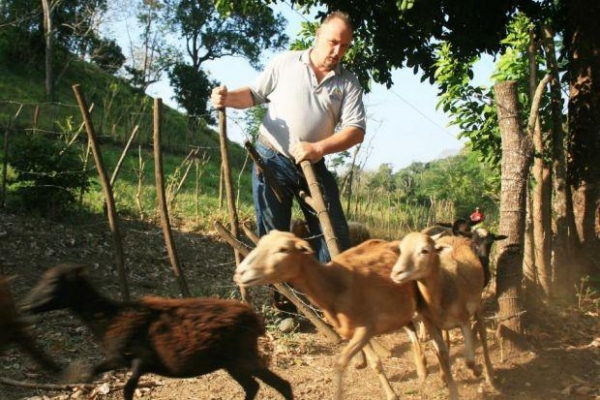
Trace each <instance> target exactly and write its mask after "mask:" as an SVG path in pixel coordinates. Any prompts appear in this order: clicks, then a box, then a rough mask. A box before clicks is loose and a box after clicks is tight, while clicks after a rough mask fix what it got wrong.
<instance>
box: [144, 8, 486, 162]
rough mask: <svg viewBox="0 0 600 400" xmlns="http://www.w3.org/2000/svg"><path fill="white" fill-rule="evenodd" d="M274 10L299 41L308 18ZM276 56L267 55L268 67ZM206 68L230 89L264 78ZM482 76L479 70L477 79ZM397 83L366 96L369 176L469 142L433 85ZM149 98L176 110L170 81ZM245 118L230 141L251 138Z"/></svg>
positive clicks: (405, 78) (241, 69) (239, 65)
mask: <svg viewBox="0 0 600 400" xmlns="http://www.w3.org/2000/svg"><path fill="white" fill-rule="evenodd" d="M274 8H275V10H276V11H278V12H281V13H282V14H283V15H284V17H285V18H286V19H287V20H288V27H287V29H286V33H287V34H288V36H289V37H290V38H291V39H292V40H293V38H294V36H296V35H297V33H298V32H299V31H300V23H301V21H302V20H303V17H302V16H301V15H300V14H298V13H297V12H295V11H294V10H293V9H292V8H291V6H289V5H287V4H285V3H278V4H277V5H275V6H274ZM274 55H275V53H266V54H265V55H264V61H263V64H266V63H267V62H268V61H269V60H270V59H271V58H272V57H273V56H274ZM490 65H491V64H490ZM490 65H487V64H485V63H484V64H483V65H480V66H478V67H477V68H479V69H480V70H483V74H484V75H485V74H486V71H487V70H491V66H490ZM206 67H207V70H209V71H210V74H211V77H212V78H213V79H216V80H218V81H220V82H222V84H224V85H226V86H227V87H228V88H229V89H236V88H238V87H240V86H245V85H247V84H249V83H250V82H252V80H253V79H254V78H255V77H256V76H257V75H258V74H259V71H256V70H254V69H253V68H252V67H250V66H249V64H248V63H247V62H246V61H245V60H244V59H242V58H239V57H227V58H224V59H220V60H216V61H211V62H210V63H206ZM481 74H482V73H481V72H478V71H477V70H476V76H477V75H481ZM487 76H489V73H487ZM392 77H393V81H394V85H393V86H392V87H391V88H390V89H389V90H388V89H387V88H386V87H385V86H383V85H377V84H374V85H373V86H372V90H371V92H369V93H368V94H365V96H364V102H365V106H366V110H367V115H368V120H367V132H366V137H365V143H364V144H363V150H362V151H361V153H360V156H359V159H360V161H361V162H364V165H365V168H366V169H367V170H377V168H378V167H379V166H380V165H381V164H383V163H389V164H391V165H392V167H393V169H394V171H397V170H398V169H401V168H404V167H406V166H408V165H410V164H411V163H413V162H415V161H418V162H429V161H432V160H434V159H437V158H440V157H447V156H449V155H452V154H456V153H457V152H458V151H459V150H460V149H461V148H462V147H464V144H465V142H464V140H463V141H461V140H459V139H458V138H457V135H458V133H459V131H458V129H457V128H456V127H450V126H449V118H448V116H447V115H445V114H444V113H443V112H442V111H441V110H440V111H438V110H436V108H435V106H436V103H437V97H436V92H437V89H436V87H435V86H433V85H430V84H429V83H428V82H423V83H421V82H420V77H419V76H418V75H414V74H413V73H412V69H402V70H396V71H394V72H393V73H392ZM147 93H148V94H149V95H151V96H153V97H160V98H162V100H163V102H164V103H165V104H167V105H169V106H172V107H176V104H175V103H174V102H173V100H172V96H173V91H172V90H171V89H170V88H169V85H168V82H166V81H163V82H160V83H157V84H154V85H152V86H150V87H149V88H148V90H147ZM243 115H244V112H243V111H238V110H234V109H228V110H227V118H228V123H227V135H228V137H229V139H230V140H233V141H236V142H239V143H241V142H243V140H244V139H246V138H247V135H246V133H245V132H244V131H243V129H242V127H243V123H241V120H242V118H243Z"/></svg>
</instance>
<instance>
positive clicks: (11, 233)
mask: <svg viewBox="0 0 600 400" xmlns="http://www.w3.org/2000/svg"><path fill="white" fill-rule="evenodd" d="M123 231H124V232H125V235H124V236H125V245H124V248H125V253H126V256H127V261H126V263H127V266H128V268H129V270H130V287H131V290H132V297H133V298H136V297H139V296H142V295H146V294H157V295H163V296H177V295H178V288H177V285H176V283H175V282H174V280H173V278H172V273H171V269H170V266H169V263H168V257H167V254H166V250H165V249H164V242H163V241H162V235H161V233H160V229H159V228H158V227H157V226H153V225H146V224H142V223H139V222H126V221H124V223H123ZM175 240H176V243H177V246H178V250H179V251H180V253H181V254H180V259H181V261H182V263H183V265H184V266H185V273H186V278H187V280H188V284H189V287H190V289H191V291H192V292H193V293H194V294H195V295H198V296H219V297H232V296H234V295H235V293H236V289H235V287H234V285H233V283H232V281H231V274H232V272H233V267H234V264H233V263H234V262H233V255H232V252H231V250H230V248H229V247H228V246H227V245H225V244H223V243H221V242H219V241H218V240H217V239H216V238H215V237H214V236H211V235H202V234H194V233H189V232H178V233H177V234H176V235H175ZM112 254H113V252H112V239H111V237H110V236H109V235H108V229H107V227H106V224H105V223H104V222H102V221H100V222H94V223H92V222H90V223H89V224H86V225H66V224H57V223H51V222H49V221H43V220H34V219H28V218H23V217H18V216H15V215H11V214H1V213H0V273H2V274H6V275H13V276H15V279H14V280H13V281H12V284H11V286H12V288H13V291H14V292H15V297H17V299H19V298H21V297H22V296H23V295H24V294H25V293H26V292H27V290H29V289H30V288H31V287H32V286H33V284H34V283H35V281H36V280H37V278H38V277H39V275H40V274H41V273H42V272H43V271H44V270H45V269H46V268H48V267H50V266H52V265H55V264H57V263H59V262H64V261H77V262H84V263H86V264H88V265H89V266H90V268H89V274H90V277H91V279H93V280H94V281H95V282H97V283H98V286H99V287H101V288H102V290H103V291H104V292H105V293H106V294H108V295H110V296H111V297H114V298H119V293H118V287H119V286H118V282H117V280H116V276H117V274H116V271H115V270H114V268H113V267H112V265H113V264H114V261H113V255H112ZM263 294H264V292H258V294H257V296H256V297H257V298H258V299H260V298H261V295H263ZM528 311H529V312H528V319H527V346H528V347H527V349H525V350H523V351H522V352H521V353H520V354H519V355H518V356H513V357H511V358H505V359H503V358H502V352H501V349H500V343H499V342H498V341H497V340H496V338H495V335H494V332H493V330H492V327H491V326H490V327H489V328H490V329H489V330H488V337H489V341H490V350H491V355H492V361H493V363H494V366H495V369H496V379H497V388H496V389H493V388H490V387H488V386H486V385H485V382H484V379H483V378H481V377H473V376H472V375H471V372H470V371H469V370H468V369H466V367H465V365H464V360H463V357H462V337H461V336H460V334H459V332H458V331H456V332H453V335H452V347H451V351H452V354H453V358H454V364H453V373H454V376H455V379H456V381H457V382H458V385H459V391H460V394H461V398H464V399H517V400H521V399H522V400H526V399H527V400H529V399H557V400H558V399H595V400H599V399H600V322H599V318H598V314H597V310H596V311H587V312H586V311H585V310H581V309H576V308H559V307H552V308H547V309H544V310H543V311H536V312H533V311H532V310H528ZM268 321H269V320H268ZM32 332H33V333H34V334H35V335H36V337H37V338H38V340H39V342H40V344H41V346H43V347H44V349H46V351H48V352H49V353H51V354H53V355H55V357H56V359H57V360H58V361H59V362H60V363H61V364H62V365H65V366H66V365H68V364H70V363H71V362H74V361H77V360H83V362H84V363H91V362H93V361H94V360H98V359H100V357H101V350H100V349H99V348H98V346H97V345H96V342H95V340H94V339H93V337H92V336H91V335H90V333H89V331H88V330H87V329H86V328H84V327H82V326H81V324H80V323H79V321H78V320H76V319H75V318H73V317H71V316H70V315H69V314H68V313H66V312H54V313H50V314H47V315H44V316H43V317H42V318H41V319H39V320H38V321H37V323H36V324H35V326H34V327H33V328H32ZM380 340H381V342H382V343H383V344H384V345H385V346H386V347H387V348H389V349H390V350H392V354H393V355H392V357H391V358H389V359H386V360H384V369H385V371H386V373H387V375H388V377H389V379H390V381H391V383H392V386H393V387H394V389H395V390H396V392H397V393H398V395H399V396H400V398H402V399H443V398H447V395H448V391H447V390H446V388H445V387H444V385H443V384H442V382H441V380H440V376H439V369H438V366H437V361H436V358H435V356H434V353H433V349H432V347H431V346H430V345H427V346H426V356H427V361H428V371H429V376H428V377H427V379H426V381H425V382H424V384H420V383H419V381H418V379H417V377H416V373H415V368H414V363H413V361H412V355H411V354H410V350H409V344H408V338H407V336H406V335H405V334H404V333H403V332H400V333H396V334H390V335H385V336H383V337H381V338H380ZM261 348H262V349H263V351H264V353H265V355H266V356H267V357H268V359H269V365H270V366H271V368H272V369H273V371H275V372H277V373H278V374H280V375H281V376H282V377H284V378H285V379H288V380H289V381H290V382H291V383H292V385H293V387H294V392H295V395H296V398H297V399H303V400H322V399H330V398H332V397H333V391H334V386H335V385H334V379H333V369H332V366H333V361H334V359H335V355H336V354H337V353H338V352H339V351H340V349H341V348H342V347H341V345H331V344H329V343H327V342H326V341H325V340H324V339H323V338H322V337H321V336H320V335H318V334H317V333H314V332H311V329H310V327H308V328H307V329H305V331H303V332H296V333H291V334H283V333H281V332H279V331H278V330H277V329H275V328H270V329H269V334H268V336H267V337H265V338H264V339H263V340H262V341H261ZM477 354H478V360H479V361H481V352H480V351H478V353H477ZM126 376H127V375H126V372H124V371H119V372H112V373H109V374H105V375H104V376H103V377H98V380H96V381H95V382H94V384H93V385H91V386H90V387H89V388H87V389H85V390H80V389H77V390H61V391H51V390H40V389H35V388H23V387H18V386H12V385H6V384H1V383H0V400H17V399H28V400H33V399H35V400H42V399H71V398H73V399H75V398H78V399H121V398H122V392H121V391H120V390H119V389H118V387H119V384H122V383H123V382H124V380H125V379H126ZM0 379H12V380H16V381H27V382H31V383H44V384H58V383H60V382H59V381H58V380H57V379H56V378H54V377H52V376H50V375H48V374H47V373H45V372H44V371H41V370H40V369H39V368H38V367H37V366H35V365H33V364H32V363H31V361H30V360H29V359H28V358H27V357H25V356H23V355H22V354H21V353H20V352H19V351H17V350H16V349H9V350H7V351H5V352H4V353H3V354H1V355H0ZM141 382H142V386H147V387H142V388H139V389H138V391H137V394H136V398H146V399H181V400H183V399H199V400H204V399H206V400H225V399H242V398H243V392H242V390H241V388H240V387H239V386H237V384H236V383H235V382H234V381H233V380H232V379H231V378H229V376H228V375H227V374H226V373H223V372H217V373H214V374H211V375H208V376H203V377H199V378H193V379H185V380H181V379H166V378H162V377H159V376H154V375H147V376H144V377H143V378H142V381H141ZM344 382H345V398H346V399H351V400H355V399H357V400H362V399H365V400H369V399H382V398H384V396H383V394H382V391H381V389H380V386H379V382H378V380H377V378H376V377H375V375H374V373H373V371H371V370H370V369H368V368H367V369H361V370H357V369H355V368H354V367H350V368H349V369H348V371H347V372H346V374H345V378H344ZM279 398H280V397H278V396H277V394H276V393H275V392H274V391H273V390H272V389H270V388H268V387H266V386H264V385H261V390H260V392H259V394H258V396H257V399H279Z"/></svg>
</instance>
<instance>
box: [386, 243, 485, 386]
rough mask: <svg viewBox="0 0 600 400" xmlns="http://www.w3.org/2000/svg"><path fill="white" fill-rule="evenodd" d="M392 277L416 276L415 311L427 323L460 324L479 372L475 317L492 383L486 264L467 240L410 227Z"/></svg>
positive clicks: (472, 363)
mask: <svg viewBox="0 0 600 400" xmlns="http://www.w3.org/2000/svg"><path fill="white" fill-rule="evenodd" d="M391 278H392V280H393V281H394V282H397V283H399V284H406V283H408V282H411V281H417V285H418V288H419V292H420V294H421V296H422V298H423V302H422V303H420V307H419V312H420V314H421V316H422V317H423V320H424V322H425V323H426V325H427V328H428V329H429V328H430V326H431V325H433V326H435V327H437V328H438V329H443V330H449V329H452V328H455V327H460V328H461V330H462V333H463V336H464V338H465V358H466V362H467V366H468V367H469V368H471V369H472V370H473V372H474V373H475V374H476V375H479V374H480V373H481V371H480V370H479V369H477V368H475V351H474V343H473V332H472V330H471V319H472V318H473V317H474V318H475V320H476V322H477V324H476V325H477V327H478V331H479V335H480V337H481V343H482V347H483V356H484V359H485V369H486V379H487V382H488V383H489V384H491V385H493V375H494V371H493V367H492V363H491V360H490V357H489V352H488V347H487V339H486V331H485V325H484V323H483V318H482V316H481V312H480V311H481V305H482V302H481V294H482V291H483V287H484V269H483V266H482V265H481V262H480V260H479V258H478V256H477V254H475V252H474V251H473V250H472V249H471V241H470V240H469V239H466V238H462V237H456V236H444V237H441V238H439V239H438V240H437V241H434V240H433V239H432V238H431V237H430V236H429V235H426V234H424V233H420V232H412V233H409V234H408V235H406V236H405V237H404V238H403V239H402V241H401V242H400V257H399V258H398V261H397V262H396V264H395V265H394V267H393V269H392V273H391ZM430 333H431V332H430ZM436 333H437V332H436ZM436 340H437V339H436Z"/></svg>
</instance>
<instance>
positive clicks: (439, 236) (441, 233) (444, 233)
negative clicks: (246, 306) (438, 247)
mask: <svg viewBox="0 0 600 400" xmlns="http://www.w3.org/2000/svg"><path fill="white" fill-rule="evenodd" d="M446 235H447V233H446V232H440V233H437V234H435V235H432V236H431V238H432V239H433V241H434V242H435V241H437V240H438V239H439V238H441V237H443V236H446Z"/></svg>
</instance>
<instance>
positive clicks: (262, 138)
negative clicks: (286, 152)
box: [258, 135, 279, 153]
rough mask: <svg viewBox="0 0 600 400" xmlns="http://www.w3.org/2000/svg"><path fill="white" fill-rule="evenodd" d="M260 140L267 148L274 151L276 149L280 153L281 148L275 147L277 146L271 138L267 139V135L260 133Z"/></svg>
mask: <svg viewBox="0 0 600 400" xmlns="http://www.w3.org/2000/svg"><path fill="white" fill-rule="evenodd" d="M258 142H259V143H260V144H262V145H263V146H265V147H266V148H268V149H270V150H273V151H274V152H276V153H279V150H277V149H276V148H275V146H273V145H272V144H271V142H270V141H269V139H267V138H266V137H264V136H263V135H258Z"/></svg>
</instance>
